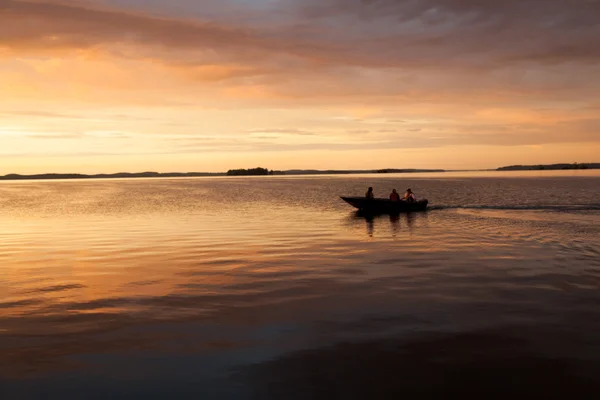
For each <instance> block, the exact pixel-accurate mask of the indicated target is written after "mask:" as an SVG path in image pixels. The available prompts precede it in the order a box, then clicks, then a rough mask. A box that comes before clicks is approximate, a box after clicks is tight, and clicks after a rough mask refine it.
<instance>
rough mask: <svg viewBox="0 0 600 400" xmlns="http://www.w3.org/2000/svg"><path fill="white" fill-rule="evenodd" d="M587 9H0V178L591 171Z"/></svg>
mask: <svg viewBox="0 0 600 400" xmlns="http://www.w3.org/2000/svg"><path fill="white" fill-rule="evenodd" d="M598 15H600V2H599V1H593V0H592V1H590V0H573V1H562V0H546V1H542V0H534V1H527V2H524V1H516V0H507V1H502V2H500V1H497V2H491V1H486V2H483V1H465V0H421V1H409V0H406V1H399V0H373V1H366V0H362V1H361V0H202V1H191V0H172V1H169V2H166V1H159V0H144V1H142V0H64V1H60V0H48V1H16V0H0V175H3V174H7V173H43V172H81V173H100V172H106V173H110V172H118V171H147V170H153V171H159V172H169V171H207V172H214V171H225V170H227V169H230V168H248V167H255V166H264V167H267V168H271V169H292V168H303V169H308V168H317V169H330V168H334V169H371V168H447V169H467V168H495V167H499V166H502V165H509V164H517V163H519V164H536V163H554V162H598V161H600V160H599V157H598V154H600V117H599V116H600V100H599V99H600V80H599V79H598V77H599V76H600V46H598V38H600V24H599V23H598Z"/></svg>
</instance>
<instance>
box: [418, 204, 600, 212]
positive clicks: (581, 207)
mask: <svg viewBox="0 0 600 400" xmlns="http://www.w3.org/2000/svg"><path fill="white" fill-rule="evenodd" d="M428 209H429V210H451V209H457V210H506V211H564V212H568V211H600V204H571V205H564V204H548V205H497V206H493V205H463V206H459V205H434V206H430V207H428Z"/></svg>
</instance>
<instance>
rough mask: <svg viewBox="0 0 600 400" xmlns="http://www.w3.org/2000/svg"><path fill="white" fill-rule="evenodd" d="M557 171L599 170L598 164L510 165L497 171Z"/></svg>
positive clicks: (599, 164) (599, 165)
mask: <svg viewBox="0 0 600 400" xmlns="http://www.w3.org/2000/svg"><path fill="white" fill-rule="evenodd" d="M557 169H600V163H582V164H578V163H573V164H547V165H510V166H508V167H500V168H498V169H497V171H537V170H557Z"/></svg>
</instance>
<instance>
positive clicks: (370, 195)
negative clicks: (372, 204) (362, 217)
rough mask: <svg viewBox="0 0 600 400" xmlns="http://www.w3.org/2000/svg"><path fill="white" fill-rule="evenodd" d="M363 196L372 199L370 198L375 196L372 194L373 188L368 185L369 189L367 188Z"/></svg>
mask: <svg viewBox="0 0 600 400" xmlns="http://www.w3.org/2000/svg"><path fill="white" fill-rule="evenodd" d="M365 197H366V198H367V199H372V198H374V197H375V196H374V195H373V188H372V187H369V190H367V193H366V194H365Z"/></svg>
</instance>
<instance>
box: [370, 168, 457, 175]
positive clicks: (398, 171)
mask: <svg viewBox="0 0 600 400" xmlns="http://www.w3.org/2000/svg"><path fill="white" fill-rule="evenodd" d="M375 172H377V173H378V174H407V173H413V172H446V171H445V170H443V169H394V168H385V169H378V170H377V171H375Z"/></svg>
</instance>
